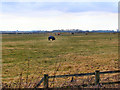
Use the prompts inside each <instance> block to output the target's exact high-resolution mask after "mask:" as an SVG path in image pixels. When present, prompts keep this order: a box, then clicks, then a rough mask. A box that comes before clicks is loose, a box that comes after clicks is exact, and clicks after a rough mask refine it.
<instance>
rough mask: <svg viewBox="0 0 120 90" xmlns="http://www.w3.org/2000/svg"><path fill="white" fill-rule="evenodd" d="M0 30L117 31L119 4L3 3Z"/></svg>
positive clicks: (0, 12) (0, 13) (0, 14)
mask: <svg viewBox="0 0 120 90" xmlns="http://www.w3.org/2000/svg"><path fill="white" fill-rule="evenodd" d="M1 5H2V6H1V7H0V8H1V11H0V18H1V22H0V30H19V31H20V30H21V31H23V30H56V29H82V30H105V29H107V30H116V29H117V28H118V2H117V1H116V2H1Z"/></svg>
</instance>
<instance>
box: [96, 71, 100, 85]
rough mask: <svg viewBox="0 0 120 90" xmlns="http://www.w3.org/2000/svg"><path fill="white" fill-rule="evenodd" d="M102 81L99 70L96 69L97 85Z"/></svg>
mask: <svg viewBox="0 0 120 90" xmlns="http://www.w3.org/2000/svg"><path fill="white" fill-rule="evenodd" d="M99 81H100V75H99V70H96V71H95V85H98V84H99Z"/></svg>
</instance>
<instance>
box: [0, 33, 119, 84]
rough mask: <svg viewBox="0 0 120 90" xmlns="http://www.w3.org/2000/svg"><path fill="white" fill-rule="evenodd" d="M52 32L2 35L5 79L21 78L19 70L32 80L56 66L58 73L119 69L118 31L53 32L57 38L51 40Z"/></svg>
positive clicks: (51, 71)
mask: <svg viewBox="0 0 120 90" xmlns="http://www.w3.org/2000/svg"><path fill="white" fill-rule="evenodd" d="M49 35H51V34H18V35H17V34H9V35H7V34H6V35H2V63H3V64H2V65H3V68H2V77H3V82H6V83H9V82H11V81H15V80H18V79H19V76H20V73H22V77H23V78H26V77H28V76H29V80H31V78H32V77H34V79H35V78H37V77H39V76H40V77H43V74H49V75H54V72H55V70H56V69H58V71H57V73H56V74H75V73H86V72H94V71H95V70H100V71H107V70H117V69H118V34H113V33H111V34H110V33H88V35H85V34H75V35H71V34H68V33H63V34H61V35H60V36H55V35H54V34H53V35H54V36H55V38H56V40H55V41H48V39H47V38H48V36H49ZM32 80H33V79H32Z"/></svg>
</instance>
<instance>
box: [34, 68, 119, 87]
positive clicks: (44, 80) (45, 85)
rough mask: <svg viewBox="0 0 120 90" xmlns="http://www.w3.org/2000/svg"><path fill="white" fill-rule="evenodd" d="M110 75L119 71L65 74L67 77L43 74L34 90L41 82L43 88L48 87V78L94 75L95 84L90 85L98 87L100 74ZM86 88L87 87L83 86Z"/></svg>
mask: <svg viewBox="0 0 120 90" xmlns="http://www.w3.org/2000/svg"><path fill="white" fill-rule="evenodd" d="M108 73H109V74H111V73H120V70H116V71H104V72H100V71H99V70H96V71H95V72H93V73H81V74H67V75H55V76H49V75H48V74H44V77H43V78H42V79H41V80H40V82H39V83H38V84H37V85H36V86H35V88H38V87H39V86H40V85H41V83H42V82H44V88H48V85H49V78H62V77H73V76H76V77H80V76H89V75H95V83H93V84H91V85H99V84H100V83H99V81H100V74H108ZM118 83H120V81H116V82H105V83H101V84H118ZM84 86H87V85H84Z"/></svg>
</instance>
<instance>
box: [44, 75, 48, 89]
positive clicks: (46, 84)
mask: <svg viewBox="0 0 120 90" xmlns="http://www.w3.org/2000/svg"><path fill="white" fill-rule="evenodd" d="M44 88H48V74H44Z"/></svg>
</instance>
